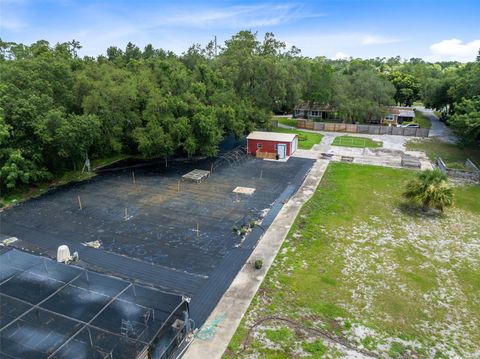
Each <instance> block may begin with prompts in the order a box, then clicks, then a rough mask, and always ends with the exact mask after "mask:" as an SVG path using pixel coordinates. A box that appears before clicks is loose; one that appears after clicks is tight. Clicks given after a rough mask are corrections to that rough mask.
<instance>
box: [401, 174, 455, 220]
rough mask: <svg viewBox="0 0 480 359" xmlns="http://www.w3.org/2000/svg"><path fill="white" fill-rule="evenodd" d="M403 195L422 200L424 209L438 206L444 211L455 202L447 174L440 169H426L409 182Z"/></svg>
mask: <svg viewBox="0 0 480 359" xmlns="http://www.w3.org/2000/svg"><path fill="white" fill-rule="evenodd" d="M403 195H404V196H405V197H406V198H408V199H409V200H412V201H415V202H420V203H421V204H422V210H423V211H424V212H427V211H428V209H429V208H436V209H439V210H440V211H442V212H443V209H444V208H445V207H448V206H451V205H452V203H453V191H452V188H451V187H450V186H449V185H448V183H447V175H446V174H445V173H443V172H442V171H440V170H439V169H434V170H426V171H422V172H420V173H418V174H417V177H416V178H415V179H413V180H411V181H410V182H409V183H408V184H407V189H406V191H405V192H404V193H403Z"/></svg>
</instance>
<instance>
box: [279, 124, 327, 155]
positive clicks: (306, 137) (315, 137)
mask: <svg viewBox="0 0 480 359" xmlns="http://www.w3.org/2000/svg"><path fill="white" fill-rule="evenodd" d="M273 132H281V133H296V134H297V135H298V148H301V149H303V150H309V149H311V148H312V147H313V145H316V144H318V143H320V141H321V140H322V138H323V135H321V134H320V133H313V132H304V131H298V130H291V129H289V128H281V127H277V128H275V129H274V130H273Z"/></svg>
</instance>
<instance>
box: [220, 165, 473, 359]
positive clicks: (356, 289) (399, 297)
mask: <svg viewBox="0 0 480 359" xmlns="http://www.w3.org/2000/svg"><path fill="white" fill-rule="evenodd" d="M414 175H415V171H411V170H402V169H393V168H383V167H374V166H362V165H354V164H345V163H330V165H329V167H328V169H327V172H326V173H325V175H324V177H323V179H322V181H321V183H320V186H319V187H318V189H317V191H316V192H315V194H314V196H313V197H312V199H311V200H310V201H309V202H307V203H306V204H305V205H304V206H303V208H302V209H301V211H300V214H299V216H298V217H297V219H296V221H295V223H294V225H293V226H292V228H291V230H290V233H289V234H288V236H287V238H286V240H285V242H284V244H283V246H282V249H281V250H280V252H279V254H278V255H277V258H276V259H275V262H274V264H273V266H272V268H271V269H270V271H269V273H268V274H267V277H266V278H265V280H264V282H263V284H262V286H261V288H260V290H259V292H258V293H257V295H256V296H255V298H254V300H253V302H252V304H251V306H250V308H249V310H248V312H247V313H246V315H245V317H244V318H243V319H242V322H241V324H240V326H239V327H238V329H237V332H236V334H235V335H234V337H233V339H232V341H231V343H230V344H229V347H228V349H227V351H226V352H225V354H224V357H225V358H257V357H258V358H292V357H301V356H307V357H315V358H321V357H325V356H326V357H330V358H332V357H333V358H336V357H353V356H354V355H355V354H356V353H355V351H363V352H365V351H367V352H369V353H374V354H376V355H377V356H381V357H385V356H386V357H391V358H411V357H422V358H447V357H448V358H451V357H470V358H471V357H475V356H476V355H478V353H479V350H480V327H479V326H478V323H479V322H480V302H479V301H478V298H479V296H480V235H479V234H480V187H479V186H463V187H456V188H455V196H456V197H455V206H454V207H452V208H450V209H447V210H446V212H445V214H444V215H440V214H438V215H435V214H424V213H422V211H421V210H419V209H418V208H417V207H414V206H412V205H409V204H406V203H405V202H404V200H403V199H402V197H401V193H402V191H403V189H404V186H405V183H406V182H407V181H408V180H410V179H411V178H412V177H413V176H414ZM332 338H333V339H335V340H332Z"/></svg>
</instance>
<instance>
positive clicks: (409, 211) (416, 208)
mask: <svg viewBox="0 0 480 359" xmlns="http://www.w3.org/2000/svg"><path fill="white" fill-rule="evenodd" d="M398 209H400V212H402V214H404V215H407V216H409V217H413V218H429V219H440V218H445V213H444V212H442V211H440V210H438V209H434V208H430V209H429V210H428V211H427V212H425V211H424V210H423V209H422V206H420V205H419V204H416V203H411V202H407V201H404V202H400V203H399V204H398Z"/></svg>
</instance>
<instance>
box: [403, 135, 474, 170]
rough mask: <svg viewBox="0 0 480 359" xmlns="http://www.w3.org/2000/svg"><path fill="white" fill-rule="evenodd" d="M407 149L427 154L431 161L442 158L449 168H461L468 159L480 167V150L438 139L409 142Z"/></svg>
mask: <svg viewBox="0 0 480 359" xmlns="http://www.w3.org/2000/svg"><path fill="white" fill-rule="evenodd" d="M406 148H407V150H410V151H423V152H425V153H426V154H427V156H428V157H429V158H430V160H431V161H435V158H436V157H438V156H440V157H441V158H442V159H443V161H444V162H445V164H446V165H447V166H452V167H459V166H460V167H461V166H463V163H464V162H465V160H466V159H467V158H469V159H470V160H471V161H473V162H474V163H475V164H476V165H477V166H478V165H480V148H460V147H458V146H457V145H455V144H452V143H447V142H443V141H440V140H438V139H436V138H431V139H417V140H411V141H408V142H407V144H406Z"/></svg>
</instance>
